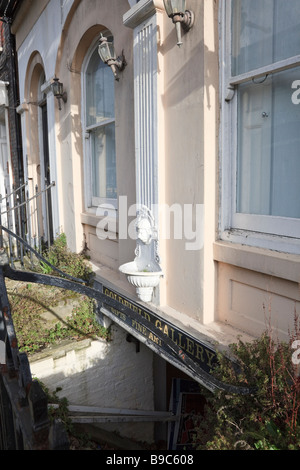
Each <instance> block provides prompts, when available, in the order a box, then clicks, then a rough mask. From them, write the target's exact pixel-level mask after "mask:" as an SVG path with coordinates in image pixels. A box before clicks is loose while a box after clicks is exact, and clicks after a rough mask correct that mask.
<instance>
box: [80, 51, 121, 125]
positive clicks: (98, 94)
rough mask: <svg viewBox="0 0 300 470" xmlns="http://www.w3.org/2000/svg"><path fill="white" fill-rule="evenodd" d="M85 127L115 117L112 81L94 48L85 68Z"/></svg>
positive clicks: (107, 69)
mask: <svg viewBox="0 0 300 470" xmlns="http://www.w3.org/2000/svg"><path fill="white" fill-rule="evenodd" d="M85 79H86V80H85V85H86V126H87V127H89V126H94V125H97V124H100V123H102V122H103V121H105V120H107V119H114V117H115V110H114V108H115V104H114V101H115V96H114V79H113V75H112V73H111V69H110V68H109V67H108V66H107V65H106V64H104V63H103V62H102V61H101V59H100V57H99V54H98V48H97V47H96V48H95V49H94V51H93V53H92V54H91V56H90V59H89V61H88V64H87V67H86V76H85Z"/></svg>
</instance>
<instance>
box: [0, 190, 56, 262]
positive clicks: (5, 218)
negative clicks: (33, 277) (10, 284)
mask: <svg viewBox="0 0 300 470" xmlns="http://www.w3.org/2000/svg"><path fill="white" fill-rule="evenodd" d="M54 186H55V183H54V182H52V183H51V184H49V185H48V186H46V187H45V188H44V189H39V187H38V185H36V186H35V188H34V191H33V190H32V191H31V192H34V194H30V191H29V184H28V182H26V183H24V184H22V185H21V186H19V187H17V188H14V187H13V188H12V189H11V190H10V189H9V190H6V194H5V195H1V194H0V208H1V209H0V225H1V226H3V227H5V228H7V229H8V230H9V231H10V232H12V233H15V234H17V235H18V237H19V239H16V238H15V237H12V236H11V235H10V234H9V232H8V233H7V234H6V236H5V237H4V238H2V240H0V244H1V246H3V243H4V244H6V246H7V249H8V253H9V257H10V263H11V265H12V266H13V265H14V261H15V260H20V261H21V264H23V262H24V255H25V254H27V255H29V257H30V258H31V261H32V252H31V251H30V250H26V248H24V245H23V243H21V242H20V239H21V240H23V241H25V242H26V243H27V244H28V245H29V246H30V247H32V248H34V249H35V250H36V251H38V252H39V253H41V252H42V250H43V249H44V248H45V247H48V248H49V246H50V244H51V242H52V239H53V233H52V214H51V189H52V188H53V187H54Z"/></svg>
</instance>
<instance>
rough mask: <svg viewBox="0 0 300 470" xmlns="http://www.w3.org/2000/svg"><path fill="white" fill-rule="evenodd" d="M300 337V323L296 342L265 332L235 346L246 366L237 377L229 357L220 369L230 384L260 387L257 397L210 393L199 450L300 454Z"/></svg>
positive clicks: (297, 326) (239, 357) (221, 358)
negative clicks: (299, 347)
mask: <svg viewBox="0 0 300 470" xmlns="http://www.w3.org/2000/svg"><path fill="white" fill-rule="evenodd" d="M295 338H298V339H300V328H299V323H298V320H297V319H296V321H295V333H294V335H292V336H291V341H290V344H287V343H283V342H279V341H274V340H273V339H272V335H271V333H270V332H268V331H267V332H265V333H264V334H263V335H262V336H261V337H260V338H259V339H257V340H256V341H254V342H253V343H243V342H242V341H239V343H238V344H234V345H232V346H231V350H232V352H233V354H234V355H235V356H236V357H237V359H238V360H239V362H240V364H241V372H240V374H237V373H236V372H235V371H234V369H233V367H232V366H231V365H229V363H228V361H227V360H225V359H224V357H220V364H219V365H218V367H217V368H216V370H215V374H216V376H217V377H218V378H219V379H221V380H222V381H224V382H226V383H232V384H234V385H246V386H249V387H255V388H256V393H253V394H251V395H246V396H243V395H228V394H227V393H225V392H218V393H217V394H215V395H212V394H210V393H208V392H204V393H205V395H206V400H207V406H206V411H205V416H204V417H203V420H202V422H201V425H200V427H199V429H198V433H197V437H196V440H195V445H196V448H197V449H198V450H200V449H212V450H241V449H252V450H296V449H297V450H299V449H300V411H299V410H300V376H299V370H297V366H296V365H295V364H293V362H292V354H293V352H294V351H293V349H292V347H291V345H292V339H293V340H294V339H295Z"/></svg>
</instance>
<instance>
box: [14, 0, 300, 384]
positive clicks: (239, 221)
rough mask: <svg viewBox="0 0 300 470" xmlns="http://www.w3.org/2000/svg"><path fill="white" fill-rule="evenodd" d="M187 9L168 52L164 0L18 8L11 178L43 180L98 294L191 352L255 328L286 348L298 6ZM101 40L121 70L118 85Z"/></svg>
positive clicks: (234, 2) (294, 307) (299, 230)
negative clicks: (18, 144)
mask: <svg viewBox="0 0 300 470" xmlns="http://www.w3.org/2000/svg"><path fill="white" fill-rule="evenodd" d="M254 3H255V7H253V4H254ZM291 4H292V5H293V8H292V7H291ZM186 8H187V9H189V10H190V11H192V13H193V15H192V17H193V26H192V27H191V29H190V30H189V31H188V32H185V31H184V29H183V28H181V31H182V45H181V47H178V45H177V42H178V39H177V36H176V28H175V26H174V24H173V22H172V20H171V19H170V18H169V17H168V15H167V13H166V10H165V6H164V2H163V0H140V1H134V0H129V1H127V0H84V1H82V0H39V1H36V0H33V1H32V0H24V1H23V2H21V6H20V10H19V12H18V14H17V15H16V18H15V19H14V21H13V25H12V32H13V34H14V35H15V38H16V50H17V56H18V69H19V75H18V79H19V87H20V105H19V107H18V113H19V115H20V117H21V122H22V143H23V165H24V174H25V179H27V178H28V180H29V181H31V185H32V188H33V187H34V185H35V183H36V181H37V180H38V179H39V178H41V175H43V176H44V178H45V180H47V181H55V187H54V188H53V189H54V190H53V192H52V224H53V231H54V233H55V234H58V233H59V232H60V231H63V232H65V233H66V235H67V240H68V243H69V246H70V248H71V249H72V250H74V251H77V252H79V251H81V250H82V249H85V250H87V252H88V253H89V255H90V256H91V261H92V263H93V265H94V268H95V272H96V276H97V280H98V281H99V282H103V283H104V284H106V285H109V286H110V288H111V289H112V290H113V292H116V293H118V294H120V295H126V296H129V298H132V299H133V300H134V301H135V302H137V303H138V305H141V306H145V305H146V306H147V308H148V309H151V310H152V311H154V312H156V313H157V314H159V315H160V317H161V318H163V319H168V321H169V322H170V323H169V324H171V325H173V326H174V328H175V327H178V328H180V329H181V331H183V332H188V333H190V334H192V335H194V336H195V337H197V338H198V337H199V338H205V341H207V342H212V343H214V342H218V343H219V344H221V345H227V344H228V343H231V342H234V341H235V340H236V339H237V337H238V336H239V335H240V334H241V335H244V337H245V338H248V339H249V338H253V337H257V336H258V335H260V333H261V332H262V331H264V330H265V329H266V327H267V326H268V325H269V324H271V325H272V326H273V327H274V329H275V330H276V332H277V333H278V335H279V336H280V338H283V339H288V332H289V329H291V328H292V326H293V321H294V315H295V313H299V309H300V303H299V302H300V291H299V281H300V212H299V210H300V189H299V184H298V181H297V180H298V176H299V174H300V156H299V145H298V140H299V132H298V126H299V121H300V107H299V102H300V100H299V93H298V90H299V87H300V69H299V64H300V59H299V55H298V52H297V51H298V50H299V47H298V46H299V42H300V36H299V22H300V5H299V2H298V1H297V0H291V1H290V2H289V7H287V6H286V2H284V0H281V1H280V0H279V1H276V2H275V1H267V0H264V1H261V0H259V1H256V0H251V2H250V1H249V0H231V1H227V0H226V1H225V0H219V1H217V0H188V1H187V2H186ZM100 37H106V38H108V40H109V41H113V44H114V48H115V51H116V55H117V56H119V57H121V58H123V59H124V58H125V62H123V65H124V68H123V70H119V68H118V67H117V68H116V73H117V80H116V79H115V77H114V74H113V72H112V70H111V68H110V67H108V66H107V65H106V64H104V63H103V61H101V59H100V57H99V53H98V48H99V44H100V42H99V41H100ZM122 54H123V55H122ZM120 61H121V59H120ZM121 68H122V67H121ZM55 78H59V80H60V82H61V83H63V90H64V92H65V93H66V94H65V95H63V96H61V97H60V100H59V101H60V102H58V100H57V99H56V98H55V96H54V94H53V87H52V83H53V81H54V79H55ZM153 285H154V287H153ZM151 286H152V287H151ZM182 346H183V347H184V348H186V349H188V348H189V347H190V348H191V346H188V344H187V343H183V344H182ZM168 367H169V365H167V364H166V365H163V366H162V365H160V366H159V371H160V374H164V377H165V378H164V379H163V380H166V377H167V376H168ZM172 373H174V371H173V372H172ZM160 377H162V375H160Z"/></svg>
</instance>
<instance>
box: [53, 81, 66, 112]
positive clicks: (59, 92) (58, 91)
mask: <svg viewBox="0 0 300 470" xmlns="http://www.w3.org/2000/svg"><path fill="white" fill-rule="evenodd" d="M51 88H52V92H53V95H54V96H55V98H57V99H58V108H59V110H61V102H60V100H63V102H64V103H66V102H67V92H66V91H64V86H63V84H62V83H61V82H60V81H59V78H57V77H54V78H53V82H52V83H51Z"/></svg>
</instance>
